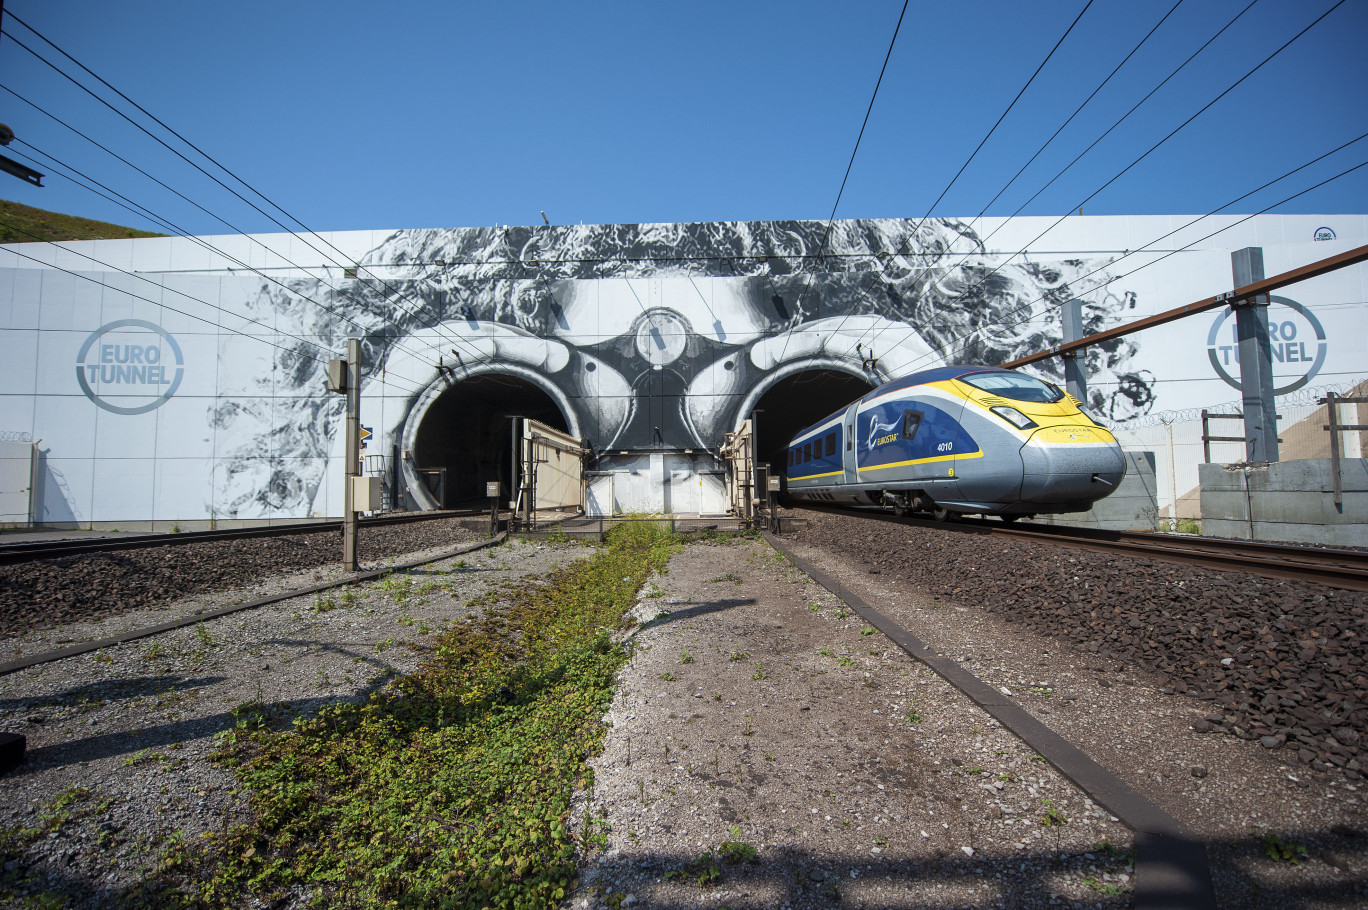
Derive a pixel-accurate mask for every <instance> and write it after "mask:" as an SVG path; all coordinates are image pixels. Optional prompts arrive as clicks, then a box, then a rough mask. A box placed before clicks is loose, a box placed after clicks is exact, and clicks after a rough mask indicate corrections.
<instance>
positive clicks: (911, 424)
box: [902, 411, 922, 439]
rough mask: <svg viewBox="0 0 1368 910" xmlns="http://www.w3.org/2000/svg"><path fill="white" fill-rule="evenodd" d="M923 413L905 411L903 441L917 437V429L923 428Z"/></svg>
mask: <svg viewBox="0 0 1368 910" xmlns="http://www.w3.org/2000/svg"><path fill="white" fill-rule="evenodd" d="M921 419H922V414H921V411H903V431H902V438H903V439H911V438H913V437H914V436H916V435H917V427H919V426H921Z"/></svg>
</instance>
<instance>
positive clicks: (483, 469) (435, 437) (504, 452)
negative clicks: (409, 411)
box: [413, 374, 569, 509]
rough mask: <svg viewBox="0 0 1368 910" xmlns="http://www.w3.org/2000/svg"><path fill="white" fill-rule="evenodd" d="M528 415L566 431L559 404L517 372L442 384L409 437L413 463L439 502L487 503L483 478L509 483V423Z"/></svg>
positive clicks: (507, 491)
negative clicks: (415, 430)
mask: <svg viewBox="0 0 1368 910" xmlns="http://www.w3.org/2000/svg"><path fill="white" fill-rule="evenodd" d="M515 417H530V418H532V419H533V420H539V421H541V422H542V423H545V424H548V425H550V426H553V427H555V428H556V429H558V430H562V431H565V432H569V425H568V424H567V423H566V420H565V416H564V415H563V414H561V411H560V408H558V407H557V406H556V403H555V402H554V401H553V400H552V399H551V396H549V395H547V394H546V393H545V392H544V391H542V390H541V389H539V388H538V387H537V386H535V385H533V384H532V383H530V382H528V381H527V380H525V379H519V378H518V377H516V376H500V375H494V374H485V375H482V376H474V377H472V378H470V379H467V380H464V381H463V382H459V383H457V384H456V385H454V386H452V387H451V388H449V389H447V390H446V391H445V392H443V393H442V395H441V396H440V397H439V398H438V399H437V400H436V401H434V402H433V403H432V404H431V406H429V407H428V409H427V412H426V413H425V414H424V415H423V418H422V423H420V424H419V425H418V431H417V432H416V433H415V434H414V440H413V465H414V468H415V470H416V472H417V474H418V476H419V478H420V479H421V481H422V483H424V484H425V485H426V487H427V489H428V492H429V493H430V494H431V495H432V497H433V498H434V499H435V500H437V502H438V504H439V505H440V506H441V507H443V508H448V509H456V508H469V507H475V506H483V505H485V504H487V503H488V501H489V500H488V499H487V498H486V496H485V484H486V483H487V482H488V481H492V480H497V481H499V482H500V483H501V484H503V494H504V495H503V500H504V501H507V500H508V499H509V497H510V491H512V490H513V489H514V478H513V476H512V471H513V466H512V464H511V459H512V457H513V440H512V425H513V419H514V418H515Z"/></svg>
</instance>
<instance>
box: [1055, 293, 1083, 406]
mask: <svg viewBox="0 0 1368 910" xmlns="http://www.w3.org/2000/svg"><path fill="white" fill-rule="evenodd" d="M1059 315H1060V318H1061V321H1062V322H1063V329H1064V341H1065V343H1068V342H1070V341H1077V340H1078V339H1080V338H1082V337H1083V301H1081V300H1078V299H1076V298H1075V299H1074V300H1070V301H1069V302H1068V303H1065V304H1064V307H1063V309H1061V310H1060V311H1059ZM1086 352H1087V348H1079V349H1078V350H1076V351H1069V352H1068V353H1067V354H1065V355H1064V388H1065V390H1066V391H1067V392H1068V393H1069V394H1070V395H1072V396H1073V397H1075V398H1077V399H1078V400H1079V401H1081V402H1083V404H1084V406H1085V407H1086V406H1087V404H1088V373H1087V370H1086V369H1085V367H1086V366H1087V362H1086V360H1085V357H1086V356H1087V355H1086Z"/></svg>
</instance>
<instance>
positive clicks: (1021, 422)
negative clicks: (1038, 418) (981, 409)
mask: <svg viewBox="0 0 1368 910" xmlns="http://www.w3.org/2000/svg"><path fill="white" fill-rule="evenodd" d="M989 410H991V411H992V412H993V413H994V414H996V415H997V416H999V417H1001V418H1002V419H1003V420H1005V421H1007V422H1008V423H1010V424H1011V425H1012V426H1014V427H1016V428H1017V429H1018V430H1030V429H1033V428H1034V427H1035V426H1036V422H1035V421H1034V420H1032V419H1031V418H1029V417H1027V416H1026V415H1025V414H1023V413H1021V412H1020V411H1018V410H1017V409H1016V408H1009V407H1007V406H1006V405H998V406H997V407H993V408H989Z"/></svg>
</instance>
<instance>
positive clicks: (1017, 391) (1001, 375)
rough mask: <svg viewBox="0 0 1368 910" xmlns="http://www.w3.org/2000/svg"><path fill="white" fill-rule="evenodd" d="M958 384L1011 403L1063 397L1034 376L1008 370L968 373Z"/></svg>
mask: <svg viewBox="0 0 1368 910" xmlns="http://www.w3.org/2000/svg"><path fill="white" fill-rule="evenodd" d="M960 382H964V383H968V384H969V385H971V386H973V387H974V388H976V389H981V390H982V391H984V392H992V393H993V394H994V395H1001V396H1002V397H1003V398H1010V399H1012V400H1013V401H1030V402H1039V403H1049V402H1053V401H1058V400H1059V399H1061V398H1063V397H1064V393H1063V392H1062V391H1060V389H1059V386H1057V385H1054V384H1053V383H1049V382H1042V381H1041V380H1039V379H1036V378H1035V377H1034V376H1026V375H1024V374H1022V373H1013V372H1010V371H1008V370H993V371H991V372H983V373H969V374H968V375H966V376H961V377H960Z"/></svg>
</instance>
